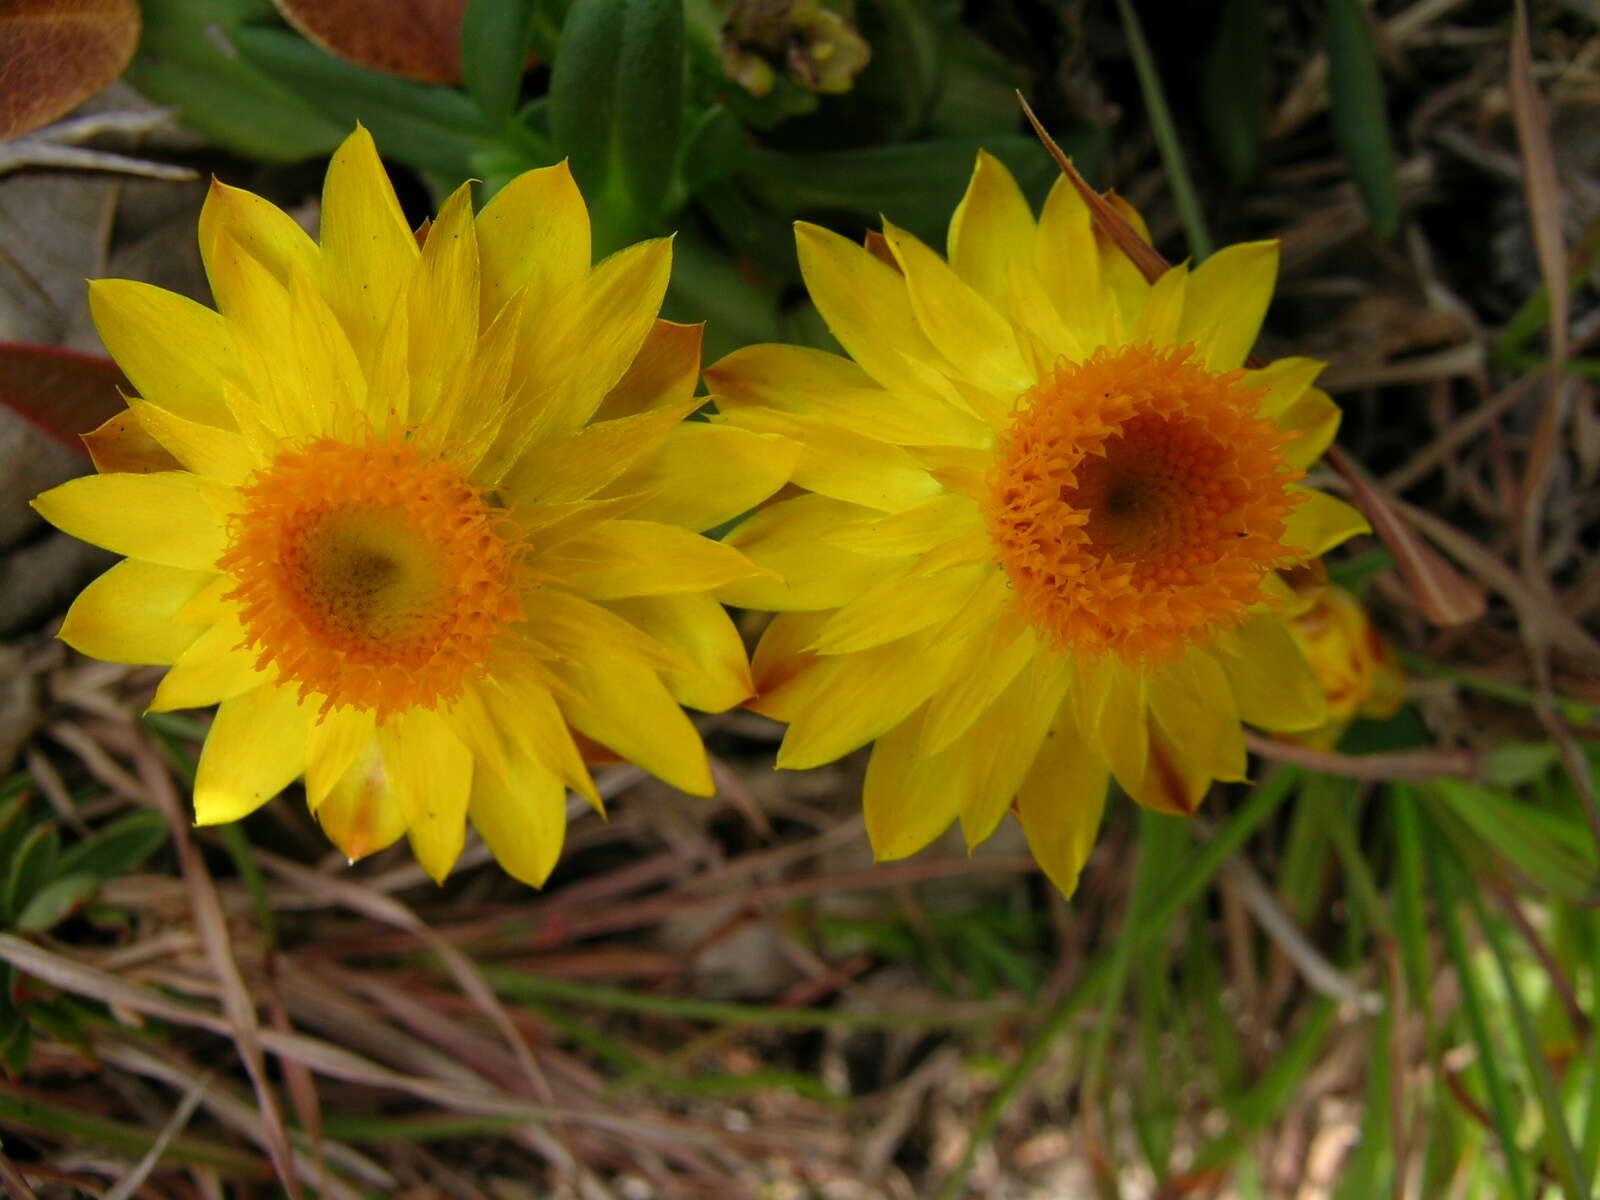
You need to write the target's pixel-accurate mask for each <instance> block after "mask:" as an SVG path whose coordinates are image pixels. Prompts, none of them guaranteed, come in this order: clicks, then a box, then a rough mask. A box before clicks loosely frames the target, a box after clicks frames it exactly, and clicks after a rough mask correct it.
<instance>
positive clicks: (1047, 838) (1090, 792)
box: [1017, 712, 1110, 898]
mask: <svg viewBox="0 0 1600 1200" xmlns="http://www.w3.org/2000/svg"><path fill="white" fill-rule="evenodd" d="M1109 784H1110V774H1109V772H1107V770H1106V767H1105V764H1104V763H1103V762H1101V761H1100V759H1099V758H1098V757H1097V756H1096V755H1095V754H1094V753H1093V752H1092V751H1091V750H1090V749H1089V747H1088V746H1087V745H1086V744H1085V743H1084V741H1083V738H1082V736H1081V735H1080V734H1079V733H1078V730H1077V726H1076V725H1075V724H1074V723H1073V721H1072V720H1071V718H1070V717H1069V716H1067V714H1065V713H1064V712H1063V713H1058V714H1057V715H1056V719H1055V721H1054V723H1053V724H1052V725H1051V726H1050V731H1049V733H1048V734H1047V735H1046V737H1045V739H1044V742H1043V744H1042V745H1041V747H1040V750H1039V754H1038V757H1036V758H1035V759H1034V760H1033V765H1032V767H1031V768H1030V769H1029V771H1028V777H1027V778H1026V779H1024V780H1023V781H1022V787H1021V788H1020V789H1019V790H1018V792H1017V820H1018V821H1019V822H1020V823H1021V825H1022V831H1023V833H1024V834H1026V835H1027V838H1028V849H1030V850H1031V851H1033V857H1034V860H1035V861H1036V862H1038V864H1039V866H1040V868H1041V869H1043V871H1044V873H1045V875H1046V876H1048V877H1049V879H1050V882H1051V883H1053V884H1055V885H1056V888H1057V890H1058V891H1060V893H1061V894H1062V895H1063V896H1066V897H1069V898H1070V897H1071V895H1072V893H1073V892H1074V891H1075V890H1077V886H1078V874H1079V872H1080V871H1082V870H1083V864H1084V863H1085V862H1087V861H1088V860H1089V851H1090V850H1092V849H1093V848H1094V840H1095V835H1096V834H1097V833H1098V832H1099V829H1100V817H1101V814H1102V813H1104V811H1105V807H1106V790H1107V787H1108V786H1109Z"/></svg>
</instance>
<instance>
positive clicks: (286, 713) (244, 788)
mask: <svg viewBox="0 0 1600 1200" xmlns="http://www.w3.org/2000/svg"><path fill="white" fill-rule="evenodd" d="M312 717H313V713H312V710H311V709H309V708H307V707H306V706H305V705H303V704H301V703H300V700H299V698H298V697H297V696H296V695H295V693H294V689H292V688H287V687H278V686H275V685H273V684H264V685H263V686H261V687H258V688H256V689H254V690H253V691H248V692H245V693H244V694H243V695H240V696H234V697H232V698H231V699H229V700H225V701H223V703H222V706H221V707H220V708H218V709H217V719H216V720H215V721H213V722H212V724H211V730H210V732H209V733H207V734H206V742H205V746H204V748H203V749H202V750H201V751H200V765H199V767H198V768H197V770H196V772H195V781H194V819H195V822H196V823H197V824H200V825H220V824H222V823H223V822H226V821H237V820H238V819H239V818H240V817H243V816H247V815H248V814H250V813H252V812H254V811H255V810H256V809H258V808H260V807H261V806H262V805H263V804H265V803H266V802H267V801H268V800H271V799H272V798H273V797H274V796H276V795H277V794H278V793H279V792H281V791H283V789H284V788H286V787H288V786H289V785H290V784H291V783H293V782H294V781H295V780H296V779H297V778H299V776H300V775H301V774H302V773H303V772H304V771H305V769H306V739H307V736H308V735H309V733H310V730H311V721H312Z"/></svg>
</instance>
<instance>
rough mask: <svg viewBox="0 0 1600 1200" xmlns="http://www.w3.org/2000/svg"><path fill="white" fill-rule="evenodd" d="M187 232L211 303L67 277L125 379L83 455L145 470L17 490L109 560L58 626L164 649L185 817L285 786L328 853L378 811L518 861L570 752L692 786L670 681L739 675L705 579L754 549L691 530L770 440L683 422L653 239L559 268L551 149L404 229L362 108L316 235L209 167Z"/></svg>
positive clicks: (724, 695) (570, 203) (764, 472)
mask: <svg viewBox="0 0 1600 1200" xmlns="http://www.w3.org/2000/svg"><path fill="white" fill-rule="evenodd" d="M200 242H201V249H202V252H203V254H204V257H205V263H206V269H207V271H208V273H209V275H210V279H211V285H212V290H213V292H214V294H215V296H216V300H217V307H218V309H219V310H220V311H218V312H213V311H212V310H210V309H208V308H205V307H203V306H201V305H198V304H195V303H193V302H192V301H189V300H186V299H184V298H183V297H181V296H177V295H174V294H172V293H170V292H165V291H162V290H160V289H158V288H154V287H151V286H148V285H146V284H141V283H133V282H129V281H126V280H102V281H99V282H97V283H95V284H93V285H92V289H91V293H90V300H91V306H92V309H93V312H94V317H95V321H96V323H97V325H98V326H99V329H100V333H101V335H102V337H103V338H104V340H105V343H106V345H107V347H108V348H109V349H110V350H111V352H112V354H113V355H114V356H115V357H116V359H117V361H118V362H119V363H120V364H121V365H122V367H123V369H124V370H125V371H126V372H127V375H128V378H129V379H130V380H132V382H133V384H134V386H135V388H136V389H137V391H138V393H139V398H138V399H135V400H132V401H131V402H130V409H129V414H128V415H127V417H126V418H119V419H118V420H117V421H115V422H113V423H112V424H113V426H114V429H112V430H111V431H108V432H107V434H106V438H108V439H109V449H108V443H107V441H106V440H102V442H101V443H100V445H99V446H98V447H97V449H98V450H99V452H100V454H101V458H99V459H97V461H98V462H99V464H100V465H101V467H102V471H103V472H104V471H106V469H107V466H108V463H107V461H106V456H107V455H108V454H109V457H110V458H111V459H112V460H115V459H116V458H117V457H118V454H117V450H118V446H119V438H120V439H122V441H121V443H120V444H121V445H122V446H123V448H125V449H127V450H128V451H129V455H131V458H129V456H127V455H125V456H123V457H124V459H125V460H127V461H130V462H137V461H139V459H140V456H141V455H140V452H139V451H138V448H137V447H136V446H132V445H131V444H130V443H129V442H128V439H129V438H143V439H145V441H144V445H145V446H149V442H148V439H154V442H155V443H158V444H159V447H160V448H161V452H162V453H164V454H165V455H166V456H167V458H168V461H167V462H166V463H165V467H166V468H167V469H156V470H153V471H151V472H150V473H134V472H132V471H120V470H116V469H112V470H111V471H110V473H102V474H99V475H94V476H89V477H87V478H84V479H78V480H74V481H72V482H70V483H67V484H65V485H63V486H61V487H58V488H56V489H54V490H52V491H49V492H46V493H45V494H44V495H42V496H40V497H39V498H38V499H37V500H36V501H35V505H36V507H37V508H38V509H39V511H40V512H41V513H43V514H44V515H45V516H46V517H47V518H48V519H49V520H50V521H52V522H53V523H55V524H56V525H58V526H59V527H60V528H62V529H64V530H66V531H68V532H70V533H72V534H75V535H76V536H78V537H81V538H83V539H85V540H86V541H90V542H94V543H95V544H97V545H100V546H104V547H106V548H108V549H110V550H113V551H115V552H117V553H118V554H122V555H126V556H127V558H126V561H124V562H121V563H119V564H118V565H116V566H115V567H113V568H112V569H111V570H110V571H108V572H107V573H106V574H105V575H103V576H102V577H101V578H100V579H98V580H96V581H95V582H94V583H93V584H91V585H90V586H89V587H88V588H87V589H86V590H85V591H84V593H83V594H82V595H81V596H80V597H79V598H78V600H77V602H76V603H75V604H74V605H73V607H72V610H71V612H70V613H69V614H68V616H67V619H66V622H65V625H64V626H63V628H62V631H61V636H62V637H63V638H64V639H65V640H66V641H68V642H69V643H71V644H72V645H73V646H75V647H77V648H78V649H80V650H82V651H84V652H85V653H88V654H93V655H95V656H98V657H101V658H109V659H115V660H120V661H123V662H137V663H170V664H172V665H171V669H170V670H169V671H168V672H167V674H166V676H165V677H164V679H163V681H162V683H161V686H160V688H159V690H158V691H157V693H156V696H155V700H154V703H153V704H152V706H151V707H152V708H154V709H157V710H169V709H176V708H189V707H196V706H201V705H209V704H213V703H220V705H221V707H220V708H219V710H218V712H217V718H216V721H215V723H214V724H213V725H212V727H211V731H210V734H209V736H208V737H207V739H206V744H205V749H204V752H203V753H202V755H201V758H200V765H199V774H198V778H197V779H196V782H195V795H194V803H195V813H196V817H197V819H198V820H199V822H200V823H201V824H210V823H213V822H220V821H231V820H234V819H236V818H238V817H242V816H244V815H245V814H246V813H249V812H250V811H252V810H253V809H255V808H256V807H257V806H258V805H260V804H262V803H263V802H264V801H266V800H268V799H270V798H271V797H272V796H274V795H276V794H277V793H278V792H279V791H281V790H282V789H283V788H285V787H286V786H288V785H289V784H290V783H292V782H293V781H294V780H295V779H296V778H298V777H300V776H302V775H303V776H304V777H305V789H306V796H307V800H308V802H309V804H310V807H311V809H312V811H313V812H314V813H315V814H316V816H317V819H318V820H319V821H320V822H321V823H322V826H323V828H324V829H325V830H326V831H327V833H328V836H329V837H330V838H332V840H333V841H334V842H335V843H337V844H338V845H339V847H340V848H341V849H342V850H343V851H344V852H345V853H346V854H347V855H348V856H349V857H351V858H352V859H354V858H357V857H359V856H361V855H363V854H367V853H370V852H371V851H373V850H377V849H379V848H381V847H383V846H386V845H388V844H390V843H391V842H393V841H395V840H396V839H397V838H399V837H400V835H401V834H406V835H408V836H409V838H410V842H411V846H412V849H413V851H414V852H415V854H416V856H417V858H418V860H419V861H420V862H421V863H422V865H423V866H424V867H425V868H426V869H427V871H428V872H429V874H430V875H432V876H433V877H434V878H435V879H442V878H443V877H444V876H445V875H446V874H447V873H448V872H449V870H450V868H451V866H452V865H453V864H454V862H455V860H456V858H457V856H458V855H459V853H460V850H461V846H462V842H463V839H464V837H465V828H466V822H467V820H468V819H469V818H470V820H471V821H472V823H473V825H474V826H475V827H476V828H477V829H478V831H479V832H480V833H481V834H482V835H483V837H484V839H485V841H487V842H488V844H489V847H490V848H491V849H492V850H493V852H494V854H495V856H496V857H497V858H498V859H499V860H500V862H501V863H502V865H503V866H504V867H505V869H506V870H507V871H509V872H510V873H511V874H513V875H515V876H516V877H518V878H519V879H523V880H526V881H527V882H529V883H533V884H539V883H541V882H543V880H544V879H545V877H546V876H547V875H548V874H549V872H550V869H551V867H552V865H553V864H554V862H555V859H556V857H557V855H558V853H559V852H560V848H561V842H562V837H563V834H564V831H565V824H566V816H565V814H566V802H565V794H566V789H567V788H572V789H573V790H574V791H576V792H578V793H580V794H582V795H583V796H585V797H586V798H587V799H588V800H589V802H590V803H591V804H592V805H594V806H595V807H596V808H599V807H600V797H599V795H598V794H597V793H596V791H595V787H594V784H593V782H592V781H591V779H590V776H589V773H588V770H587V769H586V767H585V765H584V762H583V759H582V757H581V756H580V753H579V749H578V745H579V744H580V741H582V742H583V743H584V744H589V743H594V744H597V745H598V746H600V747H605V748H606V749H608V750H610V751H612V752H614V753H615V754H618V755H620V756H622V757H624V758H627V759H630V760H632V761H633V762H636V763H638V764H639V765H640V766H642V767H644V768H646V769H647V770H649V771H652V772H654V773H655V774H656V775H658V776H660V777H661V778H662V779H664V780H666V781H667V782H669V783H671V784H673V785H674V786H677V787H680V788H682V789H684V790H686V791H691V792H699V793H706V794H709V793H710V791H711V790H712V785H711V777H710V774H709V771H708V768H707V762H706V756H705V751H704V748H703V747H702V745H701V743H700V740H699V737H698V735H697V733H696V731H695V730H694V727H693V726H692V725H691V724H690V723H689V721H688V719H687V718H686V717H685V715H684V713H683V711H682V709H680V708H679V702H682V703H685V704H689V705H692V706H694V707H696V708H702V709H708V710H718V709H723V708H727V707H729V706H730V705H734V704H737V703H738V702H739V701H741V700H743V699H744V698H745V697H746V696H748V695H749V694H750V692H751V686H750V680H749V674H748V666H747V664H746V662H745V658H744V650H743V646H742V644H741V643H740V640H739V638H738V636H737V634H736V632H735V630H734V628H733V626H732V624H731V622H730V621H729V620H728V618H727V615H726V613H725V612H724V611H723V610H722V608H721V606H720V605H719V604H718V603H717V601H716V600H715V599H714V598H713V597H712V595H711V590H712V589H714V588H716V587H717V586H719V585H723V584H726V583H729V582H731V581H734V580H741V579H748V578H750V577H752V576H755V575H759V574H761V573H762V572H761V570H760V569H759V568H756V567H754V566H752V565H751V564H750V563H749V562H748V561H747V560H745V559H744V558H743V557H742V556H741V555H740V554H739V553H737V552H736V551H734V550H731V549H729V548H727V547H725V546H723V545H720V544H719V543H717V542H713V541H710V540H708V539H706V538H704V537H701V536H699V534H698V533H696V532H695V531H697V530H702V529H707V528H710V527H711V526H713V525H716V524H718V523H721V522H724V521H726V520H728V519H730V518H731V517H733V516H734V515H736V514H737V513H739V512H741V511H744V510H745V509H747V508H748V507H749V506H750V505H752V504H754V503H757V502H759V501H760V500H761V499H762V498H764V497H765V496H767V495H768V494H769V493H770V492H771V491H772V490H773V489H774V488H776V487H777V486H779V485H780V484H781V483H782V481H783V480H784V478H786V476H787V471H788V466H789V462H790V461H791V460H792V453H789V454H788V457H786V450H785V448H784V446H783V445H782V444H781V443H780V442H779V441H778V440H777V439H774V438H771V437H767V436H764V435H759V434H753V433H750V432H747V431H743V430H738V429H731V428H721V427H713V426H711V425H708V424H706V423H704V422H698V423H684V422H683V418H684V417H685V416H687V415H688V414H689V413H690V412H692V411H693V410H694V408H695V407H696V406H697V405H698V404H699V403H700V402H699V401H698V400H696V398H695V397H694V395H693V393H694V388H695V382H696V378H697V373H698V368H699V356H700V329H699V328H698V327H692V326H683V325H674V324H671V323H669V322H666V321H661V320H658V319H657V317H656V314H657V312H658V310H659V307H660V303H661V297H662V293H663V291H664V289H665V287H666V283H667V276H668V272H669V270H670V266H671V246H670V243H669V242H667V241H665V240H661V241H652V242H645V243H642V244H640V245H637V246H633V247H630V248H628V249H625V250H622V251H620V252H618V253H617V254H614V255H612V256H611V257H610V258H607V259H606V260H605V261H603V262H601V263H599V264H598V265H595V266H593V267H591V265H590V258H589V254H590V251H589V218H588V212H587V210H586V209H585V207H584V203H583V199H582V197H581V196H580V195H579V194H578V191H577V188H576V186H575V184H574V183H573V181H572V177H571V175H570V174H569V173H568V171H567V169H566V167H565V166H564V165H562V166H557V167H551V168H548V169H545V170H538V171H530V172H528V173H527V174H525V175H522V176H520V177H519V178H517V179H516V180H514V181H512V182H511V183H510V184H509V185H507V186H506V187H505V189H504V190H502V191H501V192H500V193H499V194H498V195H497V196H496V197H495V198H494V200H493V201H492V202H491V203H490V204H489V205H488V206H487V207H486V208H485V209H484V210H483V212H482V213H481V214H478V215H477V216H476V217H474V214H473V209H472V199H471V194H470V192H469V190H468V189H467V188H465V187H463V188H462V189H461V190H459V191H457V192H456V193H455V194H454V195H452V196H451V197H450V198H449V200H448V201H447V202H446V203H445V205H444V207H443V210H442V211H441V212H440V214H439V217H438V220H437V221H436V222H434V223H433V225H432V226H431V229H430V230H429V232H428V233H427V236H426V239H425V241H424V243H423V245H422V246H421V247H420V248H419V246H418V237H417V236H414V235H413V234H412V232H411V231H410V229H408V228H407V226H406V223H405V221H404V219H403V217H402V215H401V212H400V207H399V205H398V203H397V202H396V200H395V195H394V191H393V189H392V188H391V186H390V184H389V181H388V179H387V177H386V176H385V175H384V172H383V168H382V165H381V164H380V163H379V161H378V156H377V152H376V150H375V149H374V147H373V144H372V139H371V138H370V137H369V136H368V134H367V133H366V131H365V130H362V129H358V130H357V131H356V132H355V133H354V134H352V135H351V136H350V138H348V139H347V140H346V141H345V143H344V145H343V146H342V147H341V148H340V149H339V151H338V153H337V154H336V155H335V156H334V158H333V161H332V164H331V165H330V167H329V171H328V178H327V183H326V187H325V190H324V194H323V207H322V239H321V245H320V246H318V245H317V244H316V243H314V242H313V241H312V240H311V239H310V238H308V237H307V236H306V235H305V234H304V233H303V232H302V231H301V230H300V229H299V228H298V227H297V226H296V225H295V223H294V222H293V221H292V220H291V219H290V218H289V217H288V216H287V215H286V214H284V213H282V212H280V211H279V210H278V209H276V208H274V207H273V206H272V205H270V204H268V203H267V202H266V201H264V200H262V199H261V198H259V197H257V196H254V195H252V194H250V193H248V192H244V191H238V190H235V189H233V188H228V187H223V186H222V185H220V184H218V185H213V187H212V190H211V194H210V197H209V198H208V200H207V202H206V206H205V210H204V212H203V213H202V214H201V218H200ZM118 431H120V432H118ZM144 457H145V458H147V457H148V453H147V452H145V453H144ZM114 465H115V464H114V461H113V462H112V464H111V466H112V467H113V468H114ZM159 465H160V464H158V466H159ZM574 731H576V733H577V734H579V735H582V736H581V738H578V739H575V736H574ZM585 739H586V741H585Z"/></svg>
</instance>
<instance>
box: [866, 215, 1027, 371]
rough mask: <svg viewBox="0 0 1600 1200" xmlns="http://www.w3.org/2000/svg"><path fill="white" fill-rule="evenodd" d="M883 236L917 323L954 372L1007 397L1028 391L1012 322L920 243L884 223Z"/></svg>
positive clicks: (1024, 365)
mask: <svg viewBox="0 0 1600 1200" xmlns="http://www.w3.org/2000/svg"><path fill="white" fill-rule="evenodd" d="M883 236H884V238H885V240H887V241H888V243H889V248H890V249H891V250H892V251H893V252H894V256H895V258H896V259H897V260H898V261H899V263H900V269H901V270H902V271H903V272H904V274H905V279H906V294H907V295H908V296H909V297H910V299H911V310H912V312H914V313H915V314H916V318H917V322H918V324H920V325H921V326H922V331H923V333H925V334H926V335H927V338H928V341H930V342H931V343H932V344H933V345H934V346H936V347H938V349H939V351H940V353H941V354H942V355H943V356H944V358H945V360H946V361H948V362H949V363H950V364H951V366H952V367H953V369H954V370H953V373H954V374H956V375H958V376H961V377H962V378H965V379H968V380H970V381H971V382H973V383H975V384H977V385H978V386H979V387H982V388H985V389H987V390H989V391H992V392H996V393H999V394H1001V395H1004V396H1006V397H1008V398H1009V397H1013V396H1016V395H1017V394H1018V393H1020V392H1024V391H1026V390H1027V389H1028V388H1029V387H1031V386H1032V385H1033V383H1034V378H1033V374H1032V372H1031V370H1030V369H1029V367H1028V364H1027V362H1026V361H1025V360H1024V359H1023V356H1022V351H1021V349H1020V348H1019V347H1018V345H1017V337H1016V333H1015V332H1014V331H1013V330H1012V328H1011V322H1010V321H1008V320H1007V319H1006V318H1005V317H1004V316H1002V315H1001V314H1000V312H999V311H998V310H997V309H996V308H995V307H994V305H992V304H990V303H989V301H987V300H985V299H984V298H983V297H982V296H981V295H980V294H979V293H978V292H977V291H976V290H974V289H973V288H972V286H971V285H969V284H968V283H967V282H966V281H965V280H963V279H962V278H961V276H960V275H958V274H957V273H956V272H955V271H954V270H953V269H952V268H951V266H950V265H949V264H948V263H947V262H945V261H944V259H942V258H940V257H939V256H938V255H937V254H935V253H934V252H933V251H932V250H931V249H929V248H928V247H927V246H926V245H924V244H923V243H922V242H921V241H920V240H919V239H917V238H916V237H914V236H912V235H911V234H909V233H907V232H906V231H905V230H903V229H899V228H897V227H896V226H895V225H893V224H891V223H890V222H888V221H885V222H884V223H883Z"/></svg>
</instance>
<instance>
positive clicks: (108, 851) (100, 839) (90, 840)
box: [56, 809, 167, 880]
mask: <svg viewBox="0 0 1600 1200" xmlns="http://www.w3.org/2000/svg"><path fill="white" fill-rule="evenodd" d="M166 840H167V823H166V821H165V820H164V819H163V818H162V816H161V814H160V813H158V812H155V811H153V810H150V809H146V810H144V811H141V812H136V813H129V814H128V815H127V816H125V817H122V818H120V819H118V820H116V821H113V822H112V823H111V824H109V825H107V826H106V827H105V828H104V829H101V830H99V831H97V832H96V833H94V834H93V835H91V836H90V837H87V838H85V839H84V840H83V841H81V842H79V843H78V844H77V845H76V846H74V847H72V849H70V850H68V851H67V852H66V853H65V854H63V855H62V856H61V861H60V862H59V863H57V864H56V874H57V875H58V876H62V875H69V874H77V873H80V872H81V873H85V874H88V875H90V876H92V877H93V878H95V879H97V880H106V879H115V878H117V877H118V876H120V875H126V874H127V873H128V872H129V871H131V870H133V869H134V868H135V867H137V866H138V865H139V864H140V863H142V862H143V861H144V860H145V859H146V858H148V857H149V856H150V855H151V854H152V853H153V852H154V851H155V850H156V848H157V847H158V846H160V845H162V843H164V842H165V841H166Z"/></svg>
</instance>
